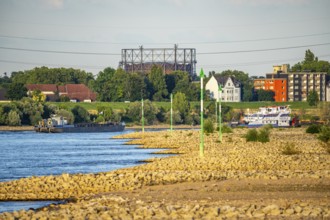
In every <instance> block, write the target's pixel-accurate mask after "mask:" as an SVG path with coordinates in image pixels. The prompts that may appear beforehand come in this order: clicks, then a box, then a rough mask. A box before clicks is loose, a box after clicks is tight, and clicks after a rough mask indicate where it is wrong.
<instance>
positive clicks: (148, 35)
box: [0, 0, 330, 76]
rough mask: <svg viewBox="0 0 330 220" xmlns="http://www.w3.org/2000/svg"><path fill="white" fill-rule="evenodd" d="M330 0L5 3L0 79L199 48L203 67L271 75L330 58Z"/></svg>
mask: <svg viewBox="0 0 330 220" xmlns="http://www.w3.org/2000/svg"><path fill="white" fill-rule="evenodd" d="M329 11H330V1H329V0H1V1H0V76H3V74H4V73H7V74H10V73H11V72H13V71H24V70H29V69H33V68H34V67H40V66H48V67H51V68H53V67H67V68H69V67H72V68H76V69H82V70H85V71H87V72H92V73H93V74H94V75H97V74H98V73H99V71H102V70H103V69H104V68H106V67H112V68H115V69H116V68H118V64H119V62H120V61H121V55H120V54H121V50H122V49H127V48H134V49H137V48H139V47H140V46H143V47H144V48H174V44H177V45H178V47H179V48H196V53H197V55H196V60H197V64H196V72H197V74H199V72H200V70H201V68H203V70H204V72H206V73H208V72H209V71H215V72H217V73H220V72H222V71H224V70H228V69H230V70H240V71H244V72H246V73H248V74H249V75H250V76H264V75H265V74H266V73H270V72H272V66H273V65H281V64H286V63H288V64H290V65H294V64H295V63H297V62H299V61H302V60H303V59H304V56H305V51H306V50H307V49H310V50H311V51H312V52H313V53H314V54H315V55H316V56H317V57H318V58H319V60H327V61H329V60H330V14H329Z"/></svg>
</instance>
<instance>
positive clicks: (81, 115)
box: [71, 105, 90, 123]
mask: <svg viewBox="0 0 330 220" xmlns="http://www.w3.org/2000/svg"><path fill="white" fill-rule="evenodd" d="M71 112H72V114H73V115H74V123H84V122H90V117H89V113H88V111H87V110H86V109H85V108H83V107H81V106H80V105H76V106H75V107H73V109H72V110H71Z"/></svg>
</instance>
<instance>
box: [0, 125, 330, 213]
mask: <svg viewBox="0 0 330 220" xmlns="http://www.w3.org/2000/svg"><path fill="white" fill-rule="evenodd" d="M246 132H247V129H234V133H229V134H224V136H223V143H219V142H218V136H217V134H216V133H214V134H211V135H209V136H205V156H204V157H200V156H199V131H196V130H195V131H194V130H175V131H173V132H169V131H161V132H145V133H144V134H143V133H141V132H139V133H130V134H127V135H124V136H121V137H117V138H134V139H133V140H132V141H130V142H129V144H139V145H141V147H144V148H159V149H162V148H164V150H161V152H162V153H176V154H177V155H175V156H171V157H168V158H158V159H151V160H150V161H151V162H150V163H148V164H143V165H140V166H137V167H132V168H126V169H120V170H116V171H113V172H105V173H98V174H85V175H84V174H76V175H69V174H62V175H60V176H45V177H31V178H26V179H20V180H17V181H12V182H5V183H0V200H3V201H8V200H42V199H45V200H46V199H47V200H52V199H58V200H60V199H68V198H70V199H69V202H68V203H67V204H62V205H51V206H49V207H45V208H42V209H41V210H37V211H35V210H29V211H24V210H22V211H19V212H13V213H2V214H0V218H1V219H2V218H4V219H11V218H12V217H25V218H32V217H34V218H38V217H41V216H42V217H49V218H53V219H63V218H71V217H75V218H79V219H80V218H84V217H88V218H90V219H96V218H97V217H100V218H102V219H110V217H111V218H116V219H119V218H121V219H132V218H134V219H139V218H141V219H142V218H156V219H161V218H165V219H178V218H179V219H192V218H205V219H212V218H213V219H215V218H220V217H228V218H230V217H232V218H237V217H242V218H250V217H256V218H265V217H274V218H280V217H290V218H296V219H297V218H301V217H304V218H312V217H314V218H329V217H330V205H329V204H330V155H329V154H328V153H327V152H326V150H325V149H324V148H323V147H322V146H321V144H320V143H319V142H318V140H317V139H316V137H315V136H313V135H311V134H306V133H305V129H302V128H290V129H272V130H271V136H270V140H271V141H270V142H269V143H265V144H262V143H255V142H246V141H245V138H243V137H242V136H243V135H244V134H246ZM135 138H137V139H135ZM290 143H292V144H293V145H294V146H295V147H296V148H297V149H298V150H299V151H300V153H299V154H296V155H284V154H283V153H282V150H283V148H284V147H285V146H286V145H287V144H290Z"/></svg>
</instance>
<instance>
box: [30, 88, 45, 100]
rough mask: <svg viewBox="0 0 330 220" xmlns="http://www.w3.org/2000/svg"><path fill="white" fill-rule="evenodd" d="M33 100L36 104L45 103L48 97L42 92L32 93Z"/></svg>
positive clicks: (35, 91)
mask: <svg viewBox="0 0 330 220" xmlns="http://www.w3.org/2000/svg"><path fill="white" fill-rule="evenodd" d="M31 98H32V100H33V101H35V102H44V101H46V95H45V94H43V93H42V92H41V91H40V90H34V91H32V94H31Z"/></svg>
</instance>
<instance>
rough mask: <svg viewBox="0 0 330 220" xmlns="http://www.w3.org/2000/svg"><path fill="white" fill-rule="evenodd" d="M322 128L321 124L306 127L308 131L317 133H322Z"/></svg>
mask: <svg viewBox="0 0 330 220" xmlns="http://www.w3.org/2000/svg"><path fill="white" fill-rule="evenodd" d="M320 130H321V125H318V124H311V125H309V126H308V127H307V128H306V133H309V134H317V133H320Z"/></svg>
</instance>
